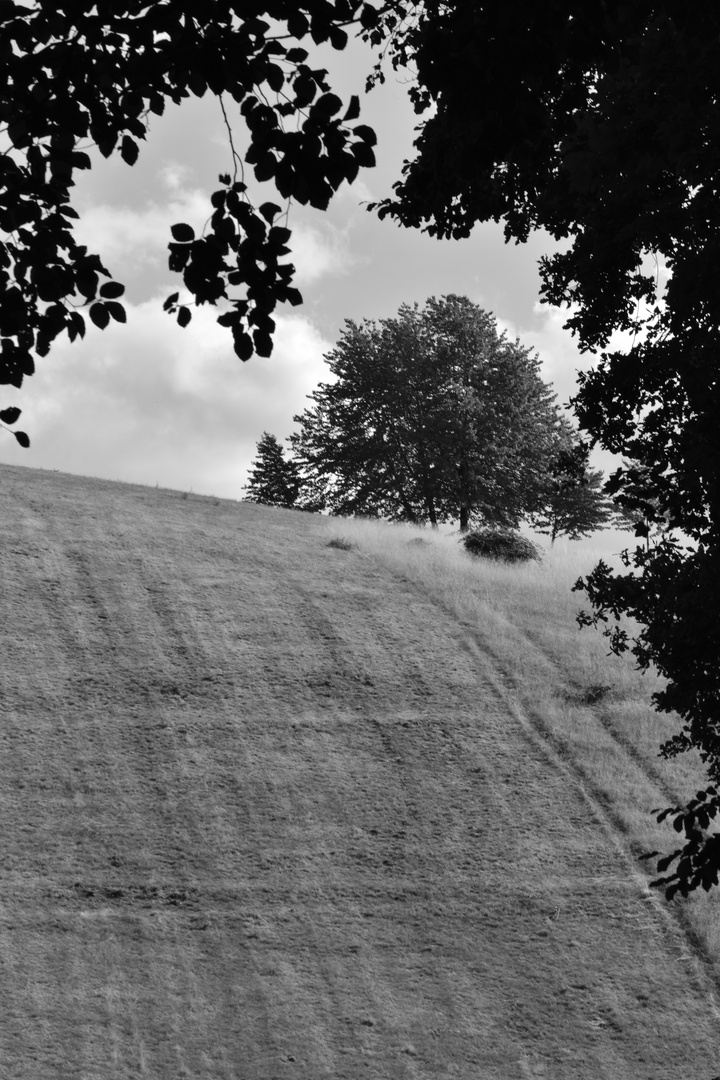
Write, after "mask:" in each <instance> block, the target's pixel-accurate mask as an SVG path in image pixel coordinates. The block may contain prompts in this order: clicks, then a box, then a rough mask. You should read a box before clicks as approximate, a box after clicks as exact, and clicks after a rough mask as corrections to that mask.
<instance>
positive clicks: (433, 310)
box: [291, 295, 558, 529]
mask: <svg viewBox="0 0 720 1080" xmlns="http://www.w3.org/2000/svg"><path fill="white" fill-rule="evenodd" d="M326 361H327V363H328V366H329V368H330V371H331V373H332V375H333V376H334V381H332V382H330V383H321V384H320V386H319V387H318V389H317V390H316V391H315V392H314V393H313V394H312V395H311V399H312V401H313V402H314V406H313V407H312V408H310V409H307V410H306V411H305V412H304V413H303V414H302V415H301V416H296V417H295V420H296V421H297V422H299V423H300V425H301V429H300V432H299V433H298V434H297V435H294V436H292V437H291V443H292V445H293V450H294V452H295V454H296V455H297V458H298V462H299V464H300V467H301V471H302V474H303V477H305V478H306V480H307V482H309V483H311V484H314V485H315V488H316V490H318V491H322V494H323V498H324V502H325V504H326V506H327V507H328V509H329V510H330V511H331V513H334V514H358V513H360V514H367V515H371V516H372V515H380V516H383V517H387V518H390V519H394V520H404V521H412V522H416V523H420V522H430V523H431V524H432V525H437V524H438V523H439V522H443V521H459V522H460V527H461V528H462V529H466V528H467V527H468V526H469V524H470V522H471V521H473V520H476V521H477V520H479V521H486V522H487V521H490V522H493V523H496V524H501V525H517V524H518V522H519V520H520V518H521V517H522V516H523V515H525V514H527V513H529V512H530V511H532V510H533V509H535V508H537V507H538V506H539V504H540V501H541V499H542V497H543V493H544V490H545V476H546V464H545V463H546V462H547V461H548V460H549V458H550V456H551V454H552V452H553V447H554V444H555V441H556V438H557V434H556V429H557V425H558V414H557V410H556V408H555V406H554V404H553V398H554V395H553V394H552V392H551V391H550V389H549V388H548V387H547V386H546V385H545V384H544V383H543V382H542V380H541V379H540V376H539V374H538V367H539V363H538V360H537V358H536V357H535V356H533V355H532V354H531V353H530V351H529V350H528V349H526V348H523V347H522V346H521V345H520V344H519V342H515V343H511V342H510V341H508V340H507V338H506V337H505V335H504V334H499V333H498V330H497V326H496V324H495V320H494V319H493V317H492V316H491V315H489V314H488V313H487V312H485V311H483V310H482V309H481V308H480V307H478V306H477V305H476V304H473V303H472V302H471V301H470V300H468V299H467V298H466V297H460V296H452V295H451V296H445V297H442V298H441V299H440V300H437V299H435V298H434V297H433V298H431V299H429V300H428V301H427V303H426V305H425V307H423V308H419V307H418V306H417V305H415V306H414V307H409V306H408V305H404V306H403V307H401V308H400V311H399V312H398V315H397V316H396V317H395V318H393V319H383V320H380V321H379V322H374V321H371V320H368V319H366V320H364V322H363V323H362V324H357V323H354V322H352V321H347V322H346V324H345V330H344V332H343V334H342V336H341V338H340V340H339V342H338V344H337V345H336V347H335V349H333V351H332V352H330V353H329V354H328V355H327V356H326Z"/></svg>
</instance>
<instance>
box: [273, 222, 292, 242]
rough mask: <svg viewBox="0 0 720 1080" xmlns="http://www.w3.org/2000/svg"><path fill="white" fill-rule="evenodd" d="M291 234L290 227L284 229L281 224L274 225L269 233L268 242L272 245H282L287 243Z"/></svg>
mask: <svg viewBox="0 0 720 1080" xmlns="http://www.w3.org/2000/svg"><path fill="white" fill-rule="evenodd" d="M291 236H292V233H291V231H290V229H284V228H282V227H280V226H279V225H273V227H272V229H271V230H270V233H269V235H268V244H269V246H270V247H282V246H283V244H287V242H288V240H289V239H290V237H291Z"/></svg>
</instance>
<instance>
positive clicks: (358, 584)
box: [0, 467, 720, 1080]
mask: <svg viewBox="0 0 720 1080" xmlns="http://www.w3.org/2000/svg"><path fill="white" fill-rule="evenodd" d="M0 506H1V512H0V572H1V574H2V586H1V588H2V593H1V602H2V615H1V616H0V634H2V657H3V659H2V669H1V670H0V694H1V696H0V804H1V814H2V848H3V854H2V873H1V874H0V904H1V908H0V910H1V915H0V918H1V920H2V922H1V926H2V930H1V939H0V959H1V961H2V963H1V965H0V979H1V980H2V982H1V985H0V1018H1V1020H0V1075H2V1077H3V1078H4V1080H20V1078H22V1080H57V1078H60V1080H120V1078H123V1080H125V1078H127V1080H129V1078H131V1077H132V1078H137V1077H147V1078H152V1080H176V1078H188V1080H190V1078H192V1080H290V1078H292V1080H321V1078H327V1080H356V1078H368V1080H395V1078H397V1080H406V1078H407V1080H424V1078H429V1077H433V1078H434V1077H443V1078H445V1077H447V1078H450V1077H453V1078H455V1077H458V1078H467V1080H470V1078H473V1080H476V1078H482V1080H515V1078H518V1077H519V1078H524V1077H546V1078H548V1080H577V1078H583V1080H600V1078H602V1080H625V1078H633V1080H711V1077H714V1076H715V1075H716V1074H717V1073H720V1052H719V1050H718V1045H719V1041H720V1037H719V1033H720V1013H718V1011H717V1009H716V1007H715V1004H714V1001H715V997H716V995H717V993H718V986H717V983H716V981H715V979H716V976H715V974H714V973H715V971H716V967H713V964H712V962H711V960H710V959H709V958H708V956H707V955H704V954H703V952H702V949H701V947H700V946H699V945H698V943H697V939H696V938H694V937H693V936H692V934H690V936H688V933H687V932H686V930H685V929H683V927H684V926H686V925H688V924H687V919H686V917H685V916H684V914H683V911H684V909H683V908H682V905H681V904H679V903H678V904H673V905H668V904H667V903H666V902H665V901H664V900H662V898H661V897H658V896H657V895H656V893H655V892H652V893H650V892H649V891H648V889H647V887H646V883H645V879H643V877H642V876H641V874H640V871H639V869H638V863H637V859H636V855H637V850H634V849H635V847H636V844H635V842H634V841H633V838H632V836H631V835H629V834H628V831H627V827H626V826H624V825H623V819H622V813H621V811H619V810H617V809H616V808H614V807H613V806H612V805H611V804H610V803H609V802H608V800H607V798H604V797H603V796H602V793H601V792H600V789H599V787H598V785H597V783H596V782H595V781H594V780H592V779H590V778H589V774H588V773H587V772H586V771H585V770H584V768H583V764H582V762H581V761H579V760H576V759H575V758H574V757H573V754H574V753H575V752H574V751H572V750H567V747H568V746H569V745H570V743H569V742H568V741H567V740H565V741H563V738H564V737H563V738H561V737H560V735H557V734H554V733H553V731H552V730H550V728H549V727H547V726H546V721H545V720H543V715H544V714H543V715H541V712H540V711H538V710H539V705H538V709H535V708H534V706H533V703H532V701H528V700H527V699H528V694H527V693H524V692H523V685H524V680H525V679H527V678H528V677H529V676H528V673H527V671H526V669H525V667H524V663H525V659H523V658H522V654H520V653H515V652H512V650H509V649H507V650H503V645H502V638H501V637H499V636H498V635H497V634H496V633H495V630H494V629H493V628H492V627H491V625H490V623H487V624H486V625H481V624H480V623H477V624H473V622H472V621H471V620H470V619H469V618H467V617H461V616H459V615H458V614H457V613H454V609H453V608H452V607H451V606H450V605H449V604H446V603H444V602H442V600H441V599H439V596H437V595H433V594H432V592H431V591H428V590H427V589H424V588H422V587H421V585H420V584H418V581H417V580H416V579H415V578H413V575H412V574H410V573H405V572H403V571H402V569H393V568H392V566H391V565H390V564H388V563H384V562H383V561H382V560H380V559H378V558H377V557H376V556H375V555H373V553H372V551H371V550H370V548H368V549H364V548H363V544H362V542H361V541H359V540H358V541H357V546H354V547H352V548H350V549H349V550H342V549H340V548H337V547H328V546H327V545H328V541H329V540H330V539H331V538H332V537H333V536H336V535H338V534H339V525H338V523H337V522H332V521H328V520H324V519H320V518H316V517H313V516H310V515H303V514H298V513H293V512H291V511H280V510H273V509H268V508H262V507H256V506H251V505H245V504H240V503H234V502H229V501H220V500H214V499H211V498H201V497H197V496H193V495H190V496H183V495H182V494H181V493H179V492H171V491H163V490H154V489H151V488H141V487H134V486H130V485H122V484H113V483H110V482H104V481H93V480H88V479H84V478H79V477H71V476H65V475H61V474H55V473H47V472H36V471H32V470H27V469H20V468H11V467H0ZM407 551H408V559H410V551H411V548H410V547H408V548H407ZM413 557H414V556H413ZM505 618H506V621H507V619H508V618H509V617H508V616H505ZM511 621H512V620H510V622H511ZM542 621H543V617H542V616H539V617H538V628H537V634H538V640H540V637H541V636H542V627H541V626H540V625H539V624H540V623H541V622H542ZM491 631H492V632H491ZM547 655H548V656H550V652H549V651H548V653H547ZM527 656H528V657H530V652H528V654H527ZM538 662H539V661H538ZM543 662H545V661H543ZM533 663H534V661H533ZM547 663H548V665H550V664H551V663H552V664H556V663H559V661H556V660H552V661H551V660H550V659H548V660H547ZM528 664H530V660H528ZM530 666H532V665H530ZM528 670H529V669H528ZM534 670H535V669H534ZM552 670H555V668H552V667H548V671H552ZM557 670H559V668H558V669H557ZM548 678H550V676H548ZM558 678H560V676H558ZM574 715H575V717H576V719H577V721H578V722H579V721H582V723H584V724H587V725H592V724H596V727H597V728H598V731H600V732H601V734H602V733H603V732H604V731H605V730H606V728H607V725H606V726H605V728H603V727H602V725H601V724H600V721H599V720H597V722H596V719H595V716H596V714H595V712H594V711H593V709H592V708H591V707H590V705H588V707H587V708H584V709H581V708H580V707H579V706H578V708H577V710H576V712H575V714H574ZM558 722H559V721H558ZM547 723H548V724H549V723H550V721H549V720H548V721H547ZM544 725H545V726H544ZM568 738H569V736H568ZM613 747H614V752H616V753H617V754H618V755H622V761H623V762H626V764H627V768H628V770H629V772H628V775H632V776H634V775H635V773H632V770H633V769H635V770H638V771H637V779H636V780H633V781H632V783H633V784H635V785H636V786H637V788H638V790H639V789H640V788H641V787H642V785H643V784H646V785H650V787H652V785H654V784H656V780H655V779H654V774H653V772H652V770H651V769H650V767H649V766H648V767H645V766H644V765H643V764H642V762H641V761H640V760H639V758H638V754H637V752H635V751H633V749H632V747H630V746H629V745H626V744H624V742H623V740H622V739H619V738H615V739H614V741H613ZM598 783H599V782H598ZM657 784H659V785H660V787H662V783H661V781H657ZM655 797H657V798H658V799H660V800H661V804H662V805H664V802H662V800H663V799H664V798H665V796H664V794H663V792H662V790H660V793H659V794H657V792H656V791H655V790H653V791H650V793H649V794H648V796H647V798H648V799H650V800H651V799H653V798H655ZM655 805H657V803H656V804H655Z"/></svg>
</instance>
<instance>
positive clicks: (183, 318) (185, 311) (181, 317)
mask: <svg viewBox="0 0 720 1080" xmlns="http://www.w3.org/2000/svg"><path fill="white" fill-rule="evenodd" d="M191 319H192V312H191V311H190V308H186V307H179V308H178V313H177V321H178V326H182V327H183V328H184V327H186V326H187V324H188V323H189V322H190V320H191Z"/></svg>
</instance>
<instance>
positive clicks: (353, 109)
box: [343, 94, 360, 123]
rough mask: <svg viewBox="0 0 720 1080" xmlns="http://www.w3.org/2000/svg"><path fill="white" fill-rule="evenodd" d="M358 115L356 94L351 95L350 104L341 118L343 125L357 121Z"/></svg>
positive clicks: (358, 101)
mask: <svg viewBox="0 0 720 1080" xmlns="http://www.w3.org/2000/svg"><path fill="white" fill-rule="evenodd" d="M359 115H360V98H359V97H358V95H357V94H353V95H352V97H351V98H350V104H349V105H348V107H347V112H346V113H345V115H344V116H343V123H346V122H349V121H350V120H357V118H358V116H359Z"/></svg>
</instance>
